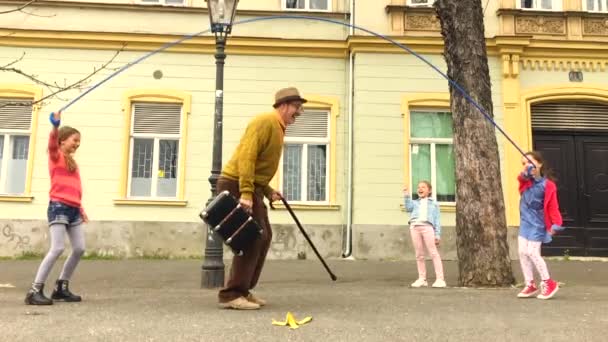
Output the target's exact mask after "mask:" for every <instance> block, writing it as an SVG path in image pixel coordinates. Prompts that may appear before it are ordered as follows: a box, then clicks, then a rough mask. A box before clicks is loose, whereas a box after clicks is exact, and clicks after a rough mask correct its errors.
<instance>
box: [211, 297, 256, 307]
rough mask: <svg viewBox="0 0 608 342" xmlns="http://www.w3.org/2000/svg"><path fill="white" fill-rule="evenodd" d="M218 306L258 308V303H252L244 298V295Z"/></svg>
mask: <svg viewBox="0 0 608 342" xmlns="http://www.w3.org/2000/svg"><path fill="white" fill-rule="evenodd" d="M220 308H223V309H235V310H258V309H259V308H260V305H259V304H256V303H253V302H250V301H248V300H247V299H245V297H242V296H241V297H239V298H236V299H233V300H231V301H229V302H226V303H220Z"/></svg>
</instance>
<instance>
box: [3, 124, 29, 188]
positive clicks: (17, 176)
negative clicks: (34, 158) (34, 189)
mask: <svg viewBox="0 0 608 342" xmlns="http://www.w3.org/2000/svg"><path fill="white" fill-rule="evenodd" d="M10 146H11V158H10V159H9V160H8V166H7V169H6V171H7V172H6V180H7V182H6V193H9V194H23V193H24V192H25V176H26V174H27V156H28V153H29V146H30V137H29V136H12V137H11V138H10Z"/></svg>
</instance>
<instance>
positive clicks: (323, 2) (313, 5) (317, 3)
mask: <svg viewBox="0 0 608 342" xmlns="http://www.w3.org/2000/svg"><path fill="white" fill-rule="evenodd" d="M310 9H319V10H328V8H327V0H310Z"/></svg>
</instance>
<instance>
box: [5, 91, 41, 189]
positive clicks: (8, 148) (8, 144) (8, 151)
mask: <svg viewBox="0 0 608 342" xmlns="http://www.w3.org/2000/svg"><path fill="white" fill-rule="evenodd" d="M14 100H15V102H22V101H34V99H31V98H30V99H23V98H15V99H14ZM30 115H33V112H32V113H31V114H30ZM32 119H33V118H32ZM0 135H1V136H4V144H3V150H2V160H1V161H0V163H2V165H1V168H0V195H25V191H24V192H22V193H18V194H13V193H10V194H9V193H7V192H6V188H7V186H6V182H7V181H8V179H7V173H8V161H9V159H10V158H11V155H12V152H13V143H12V139H11V137H14V136H27V137H28V138H29V141H28V159H27V162H28V163H29V162H30V160H29V158H30V153H29V149H30V148H31V145H32V124H31V123H30V128H29V129H27V130H25V129H2V130H0ZM26 173H27V169H26ZM25 176H26V177H27V174H26V175H25ZM27 182H28V180H27V178H26V179H25V184H24V186H25V188H26V189H27Z"/></svg>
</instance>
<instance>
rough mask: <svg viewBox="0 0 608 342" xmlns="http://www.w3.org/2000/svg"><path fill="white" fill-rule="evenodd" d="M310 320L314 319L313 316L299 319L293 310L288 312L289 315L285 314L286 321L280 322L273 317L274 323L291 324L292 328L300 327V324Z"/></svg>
mask: <svg viewBox="0 0 608 342" xmlns="http://www.w3.org/2000/svg"><path fill="white" fill-rule="evenodd" d="M310 321H312V317H311V316H308V317H304V319H301V320H299V321H298V320H296V318H295V317H294V316H293V314H292V313H291V312H287V316H285V322H279V321H275V320H274V319H273V320H272V325H281V326H289V328H290V329H298V328H299V327H300V325H302V324H306V323H308V322H310Z"/></svg>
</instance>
